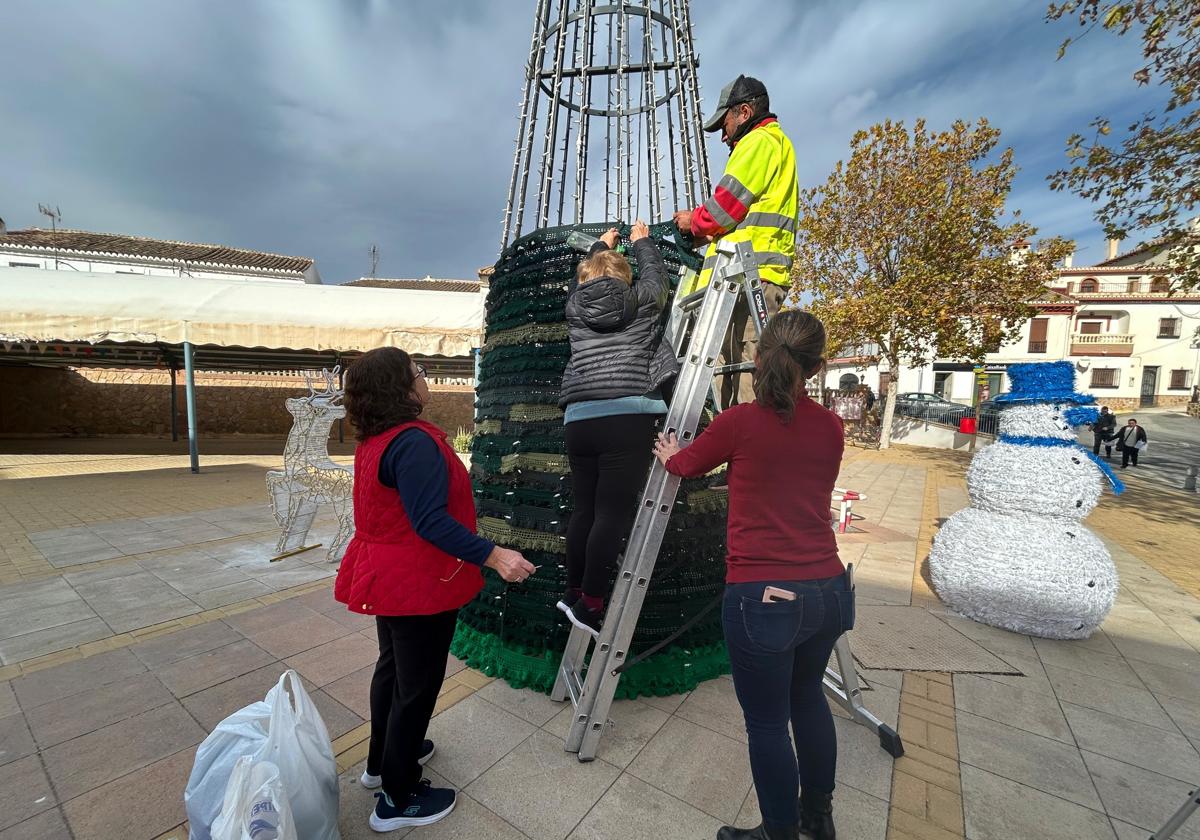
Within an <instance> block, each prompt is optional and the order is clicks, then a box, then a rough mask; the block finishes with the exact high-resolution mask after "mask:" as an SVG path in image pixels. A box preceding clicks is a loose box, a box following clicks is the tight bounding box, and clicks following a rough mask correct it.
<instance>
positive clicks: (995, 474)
mask: <svg viewBox="0 0 1200 840" xmlns="http://www.w3.org/2000/svg"><path fill="white" fill-rule="evenodd" d="M1008 375H1009V378H1010V379H1011V380H1012V390H1011V392H1010V393H1008V394H1002V395H1000V396H999V397H997V398H996V402H997V404H998V405H999V406H1000V407H1001V408H1000V417H999V425H1000V428H999V431H1000V434H999V438H998V439H997V441H996V443H994V444H992V445H991V446H989V447H987V448H985V449H983V450H981V451H980V452H979V453H978V454H977V455H976V456H975V457H974V459H973V460H972V461H971V466H970V468H969V469H968V470H967V491H968V494H969V496H970V506H969V507H967V508H964V509H963V510H960V511H958V512H957V513H955V514H954V515H953V516H951V517H950V519H949V520H947V521H946V523H945V524H944V525H942V527H941V530H940V531H938V534H937V536H936V537H935V538H934V542H933V549H932V551H931V552H930V554H929V572H930V576H931V577H932V580H933V587H934V589H935V590H936V591H937V594H938V596H939V597H940V598H941V599H942V601H943V602H944V603H945V604H946V605H947V606H948V607H950V608H951V609H953V610H955V611H956V612H959V613H961V614H962V615H965V616H967V617H968V618H972V619H974V620H975V621H979V622H982V623H984V624H991V625H995V626H997V627H1003V628H1006V629H1008V630H1015V631H1017V632H1019V633H1028V634H1030V635H1034V636H1041V637H1044V638H1050V639H1084V638H1087V637H1088V636H1090V635H1091V634H1092V633H1093V632H1095V630H1096V629H1097V628H1098V627H1099V626H1100V624H1101V623H1102V622H1103V621H1104V617H1105V616H1106V615H1108V611H1109V610H1110V609H1111V608H1112V605H1113V602H1114V601H1115V600H1116V597H1117V587H1118V578H1117V569H1116V566H1114V565H1113V561H1112V558H1111V557H1110V556H1109V553H1108V549H1107V547H1106V546H1105V545H1104V543H1103V542H1102V541H1101V540H1100V539H1099V538H1098V537H1097V536H1096V535H1095V534H1093V533H1092V532H1091V531H1089V530H1088V529H1087V528H1085V527H1084V525H1083V519H1084V517H1086V516H1087V515H1088V513H1089V512H1091V510H1092V508H1094V507H1095V506H1096V504H1097V502H1098V501H1099V499H1100V492H1101V482H1102V480H1103V479H1104V478H1107V479H1108V481H1109V482H1110V483H1111V484H1112V487H1113V490H1114V492H1116V493H1120V492H1121V491H1122V490H1123V489H1124V488H1123V486H1122V485H1121V482H1120V481H1118V480H1117V478H1116V476H1115V475H1113V472H1112V469H1111V468H1110V467H1109V466H1108V465H1107V464H1106V463H1104V462H1103V461H1101V460H1100V459H1099V458H1097V457H1096V456H1095V455H1093V454H1092V452H1091V450H1089V449H1086V448H1085V447H1083V446H1080V445H1079V444H1078V443H1077V442H1076V435H1075V431H1074V428H1073V427H1075V426H1081V425H1084V424H1086V423H1091V422H1093V421H1094V420H1095V419H1096V417H1097V416H1098V411H1097V409H1096V408H1095V407H1094V406H1092V405H1091V403H1093V402H1095V400H1094V398H1093V397H1091V396H1089V395H1087V394H1079V393H1076V392H1075V371H1074V369H1073V368H1072V366H1071V363H1070V362H1048V363H1046V362H1043V363H1036V364H1021V365H1012V366H1010V367H1009V368H1008Z"/></svg>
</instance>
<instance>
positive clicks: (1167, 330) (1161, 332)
mask: <svg viewBox="0 0 1200 840" xmlns="http://www.w3.org/2000/svg"><path fill="white" fill-rule="evenodd" d="M1158 337H1159V338H1179V319H1178V318H1159V319H1158Z"/></svg>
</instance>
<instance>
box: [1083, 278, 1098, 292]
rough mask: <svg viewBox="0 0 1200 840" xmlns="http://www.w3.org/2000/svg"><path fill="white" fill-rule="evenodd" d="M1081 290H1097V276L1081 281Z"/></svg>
mask: <svg viewBox="0 0 1200 840" xmlns="http://www.w3.org/2000/svg"><path fill="white" fill-rule="evenodd" d="M1079 291H1081V292H1085V293H1086V292H1094V291H1096V278H1094V277H1089V278H1087V279H1086V280H1084V281H1083V282H1081V283H1080V284H1079Z"/></svg>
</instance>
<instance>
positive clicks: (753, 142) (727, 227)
mask: <svg viewBox="0 0 1200 840" xmlns="http://www.w3.org/2000/svg"><path fill="white" fill-rule="evenodd" d="M799 189H800V188H799V184H798V182H797V179H796V153H795V150H794V149H793V148H792V141H791V140H789V139H788V137H787V135H786V134H784V133H783V129H782V128H780V127H779V123H778V122H776V121H775V120H774V119H769V120H764V121H763V123H761V124H760V125H759V126H758V127H756V128H755V129H754V130H753V131H751V132H750V133H749V134H747V135H746V136H745V137H743V138H742V139H741V140H739V141H738V143H737V145H736V146H734V147H733V152H732V153H731V154H730V156H729V163H728V164H727V165H726V166H725V174H724V175H723V176H722V177H721V180H720V181H719V182H718V183H717V187H716V189H715V190H714V191H713V194H712V196H710V197H709V198H708V200H707V201H705V202H704V204H703V205H702V206H700V207H698V208H696V210H695V211H694V212H693V213H692V230H693V232H694V233H696V234H698V235H702V236H713V237H714V242H713V244H711V245H709V247H708V251H707V252H706V253H705V255H704V266H703V267H702V269H701V271H700V275H699V277H698V279H697V281H696V282H695V284H694V286H693V287H692V289H700V288H703V287H705V286H707V285H708V281H709V279H710V278H711V277H712V269H713V266H714V265H715V264H716V261H717V248H716V240H717V239H725V240H727V241H730V242H749V243H750V244H751V246H752V247H753V248H754V253H755V256H756V257H757V258H758V266H759V275H760V276H761V277H762V279H763V280H764V281H766V282H770V283H775V284H778V285H780V286H785V287H786V286H789V285H790V283H791V268H792V258H793V255H794V254H795V249H796V217H797V213H798V212H799ZM692 289H689V290H688V291H691V290H692Z"/></svg>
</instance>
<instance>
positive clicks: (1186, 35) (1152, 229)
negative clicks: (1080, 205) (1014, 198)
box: [1046, 0, 1200, 292]
mask: <svg viewBox="0 0 1200 840" xmlns="http://www.w3.org/2000/svg"><path fill="white" fill-rule="evenodd" d="M1046 17H1047V18H1048V19H1049V20H1059V19H1064V18H1065V19H1067V20H1070V19H1072V18H1075V19H1076V22H1077V23H1078V24H1079V25H1080V26H1081V27H1083V30H1084V31H1083V34H1084V35H1086V34H1087V33H1088V32H1091V31H1092V30H1093V29H1095V28H1096V27H1101V28H1102V29H1103V30H1104V31H1107V32H1110V33H1113V34H1115V35H1117V36H1123V35H1127V34H1129V33H1131V32H1132V33H1136V36H1137V37H1139V38H1140V39H1141V49H1142V57H1143V58H1144V59H1145V64H1144V65H1143V66H1142V67H1140V68H1139V69H1138V70H1137V72H1135V73H1134V74H1133V80H1134V81H1135V82H1137V83H1138V84H1139V85H1149V84H1150V83H1151V82H1153V83H1154V84H1156V85H1157V86H1159V87H1161V88H1165V89H1166V90H1167V91H1168V92H1169V96H1168V98H1167V101H1166V103H1165V104H1164V105H1163V106H1162V108H1161V110H1158V109H1156V110H1151V111H1148V112H1147V113H1145V114H1143V115H1142V116H1141V118H1139V119H1138V120H1136V121H1135V122H1133V123H1130V124H1129V126H1128V127H1127V128H1126V130H1125V136H1124V139H1122V140H1121V141H1120V143H1119V144H1115V143H1112V142H1111V138H1110V134H1111V132H1112V126H1111V125H1110V123H1109V121H1108V120H1107V119H1105V118H1104V117H1097V118H1096V119H1095V120H1093V121H1092V125H1091V127H1092V130H1093V134H1092V136H1091V137H1089V138H1085V137H1084V136H1083V135H1082V134H1074V135H1072V136H1071V137H1069V138H1068V139H1067V157H1068V159H1069V160H1070V163H1069V165H1068V166H1067V167H1066V168H1065V169H1060V170H1059V171H1057V172H1055V173H1054V174H1053V175H1051V176H1050V186H1051V188H1052V189H1055V190H1070V191H1071V192H1073V193H1075V194H1076V195H1080V196H1082V197H1084V198H1086V199H1089V200H1091V201H1094V202H1097V203H1098V206H1097V208H1096V219H1097V220H1098V221H1099V222H1100V223H1101V224H1102V225H1104V230H1105V232H1106V233H1107V234H1108V236H1109V237H1110V238H1115V239H1124V238H1125V237H1126V236H1127V235H1129V234H1131V233H1143V234H1147V233H1148V234H1151V235H1153V236H1154V240H1153V243H1154V244H1155V245H1158V246H1161V247H1162V248H1163V249H1164V250H1165V251H1166V254H1167V259H1166V264H1167V266H1168V267H1169V268H1170V269H1171V291H1173V292H1176V291H1178V292H1187V291H1190V290H1192V289H1196V288H1200V219H1196V220H1193V219H1192V216H1193V214H1194V213H1195V212H1196V210H1197V208H1200V0H1133V2H1102V0H1064V2H1061V3H1051V4H1050V8H1049V10H1048V11H1047V13H1046ZM1080 37H1082V36H1080ZM1075 40H1078V39H1077V38H1067V39H1066V40H1065V41H1063V44H1062V46H1061V47H1060V48H1059V50H1058V57H1059V58H1060V59H1061V58H1062V57H1063V55H1064V54H1065V53H1066V51H1067V47H1069V46H1070V45H1071V43H1072V41H1075Z"/></svg>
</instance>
